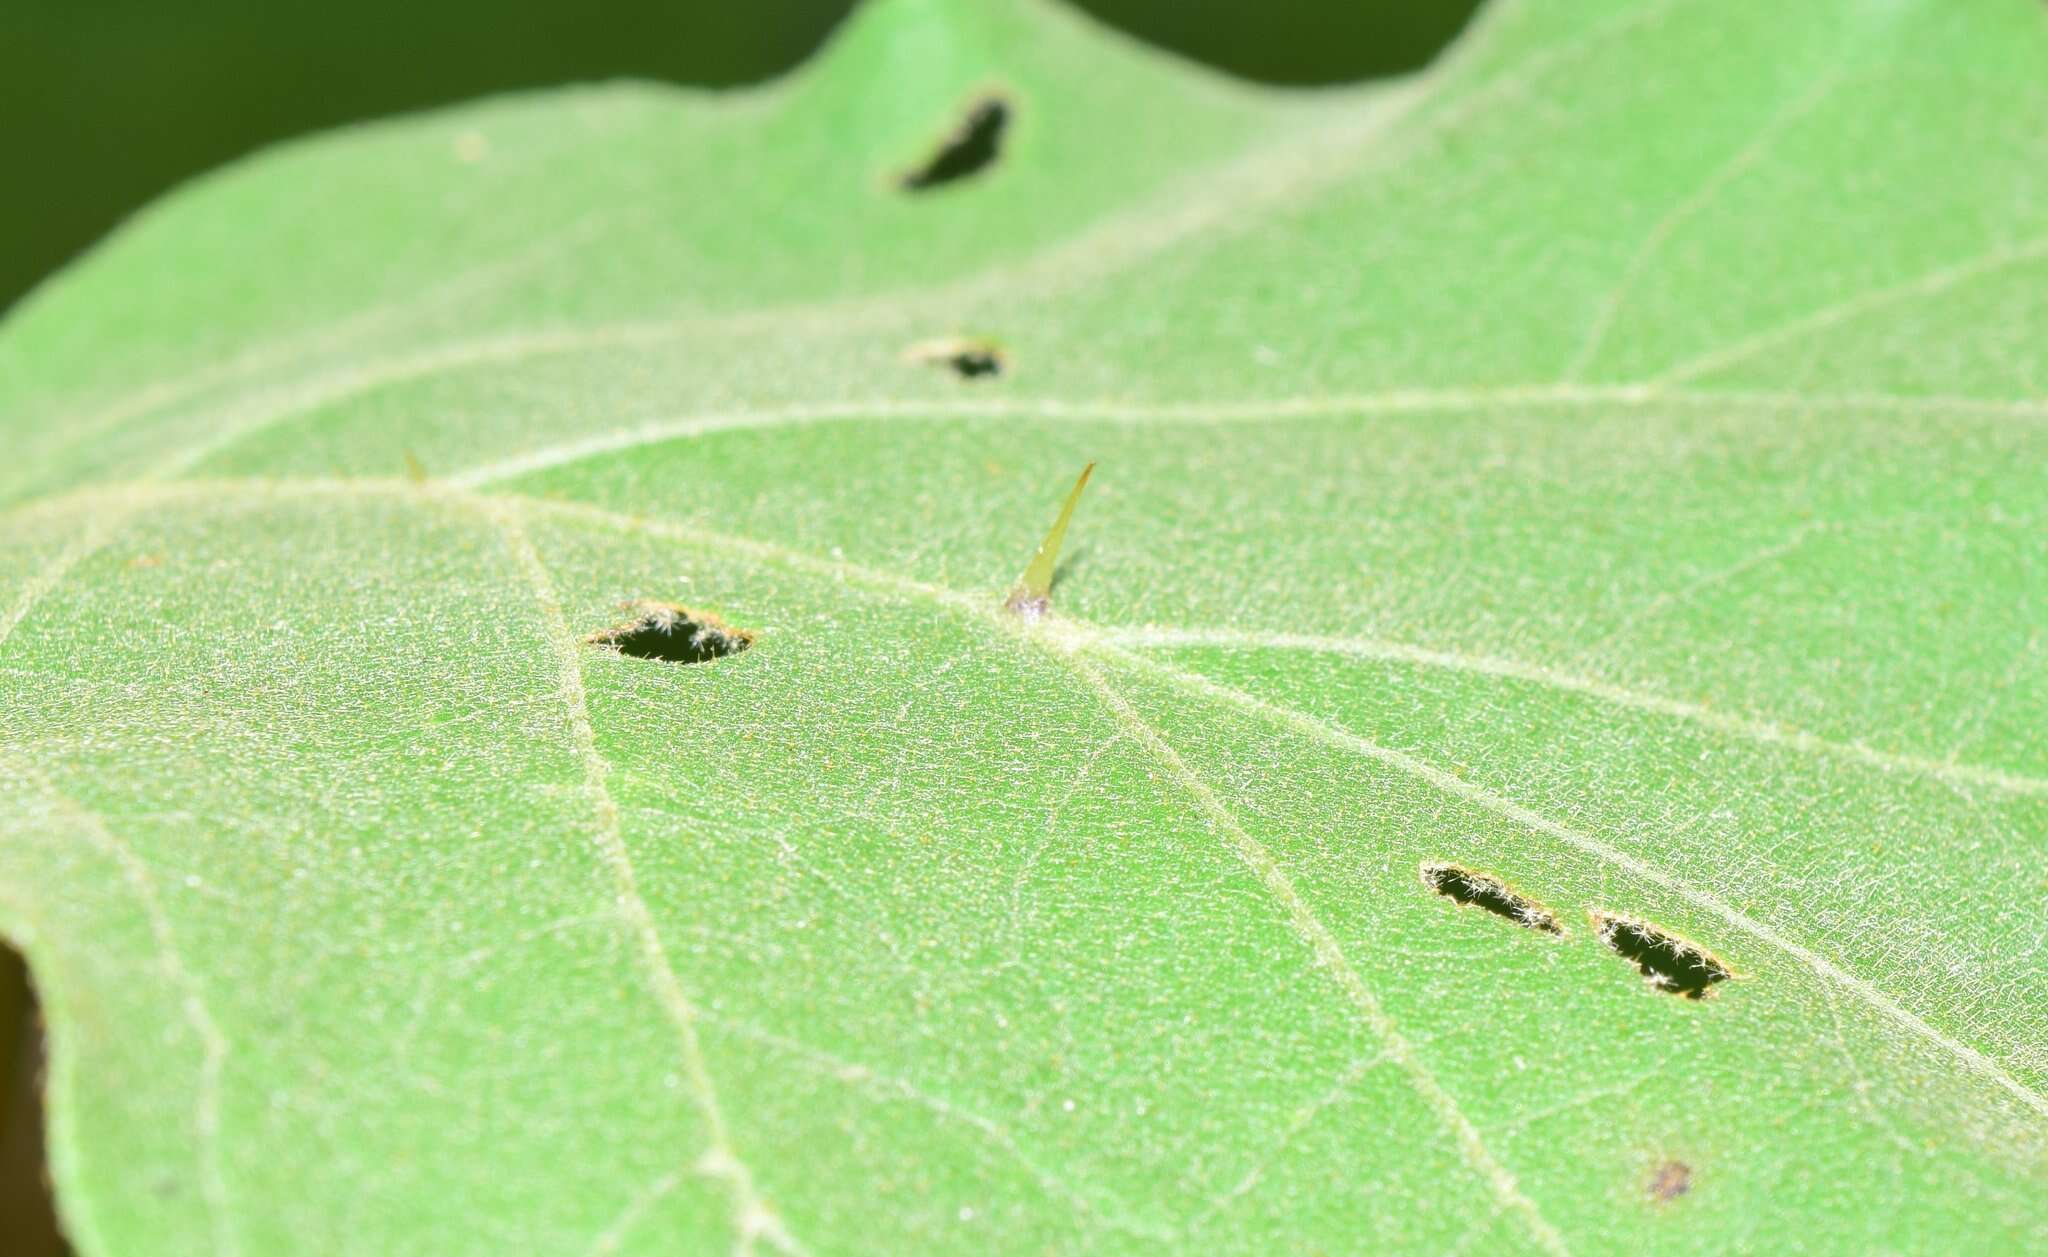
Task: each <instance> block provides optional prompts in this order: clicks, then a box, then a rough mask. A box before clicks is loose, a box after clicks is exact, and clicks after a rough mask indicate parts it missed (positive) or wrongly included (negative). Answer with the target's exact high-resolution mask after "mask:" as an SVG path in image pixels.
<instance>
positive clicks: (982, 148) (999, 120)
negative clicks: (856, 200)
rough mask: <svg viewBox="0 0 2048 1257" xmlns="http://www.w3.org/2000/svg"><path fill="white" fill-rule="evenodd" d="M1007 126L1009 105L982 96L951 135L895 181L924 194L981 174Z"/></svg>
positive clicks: (998, 149) (993, 157)
mask: <svg viewBox="0 0 2048 1257" xmlns="http://www.w3.org/2000/svg"><path fill="white" fill-rule="evenodd" d="M1009 124H1010V104H1009V102H1008V101H1006V100H1004V99H1003V98H1002V97H1000V96H983V97H981V98H980V99H979V100H976V101H975V102H974V103H973V104H971V105H969V106H968V107H967V112H966V114H965V115H964V116H963V117H962V118H961V119H960V124H959V125H958V126H957V127H955V128H954V129H953V132H952V134H950V135H948V136H947V137H946V138H945V139H943V140H941V141H940V142H939V145H938V147H937V148H935V149H933V150H932V153H931V156H929V157H927V158H925V159H924V161H923V162H921V163H920V164H919V165H918V166H917V167H916V168H915V169H913V170H910V171H907V172H905V173H904V174H903V176H902V177H901V178H899V179H898V180H897V181H896V184H897V186H898V187H900V188H902V189H903V190H904V191H905V192H925V191H929V190H930V189H932V188H937V187H943V186H944V185H946V184H949V183H953V182H955V181H957V180H960V179H965V178H967V177H968V176H970V175H975V174H979V173H981V171H982V170H984V169H986V168H987V167H989V166H990V165H993V164H994V163H995V160H996V157H997V155H998V154H999V153H1000V152H1001V150H1002V145H1003V131H1004V129H1005V128H1007V127H1008V126H1009Z"/></svg>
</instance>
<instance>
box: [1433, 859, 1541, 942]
mask: <svg viewBox="0 0 2048 1257" xmlns="http://www.w3.org/2000/svg"><path fill="white" fill-rule="evenodd" d="M1422 884H1423V885H1424V886H1427V887H1428V888H1429V889H1431V890H1433V891H1435V892H1436V893H1437V894H1439V895H1442V896H1443V897H1444V898H1446V899H1451V900H1455V901H1456V902H1458V903H1461V904H1467V905H1470V906H1471V907H1474V908H1483V909H1485V910H1486V911H1488V912H1491V913H1492V914H1493V915H1495V916H1497V917H1505V918H1507V919H1508V920H1510V921H1513V922H1514V923H1515V924H1516V925H1519V926H1521V927H1523V928H1524V929H1530V930H1538V931H1541V932H1542V933H1545V934H1559V935H1561V934H1563V933H1564V925H1563V924H1562V923H1560V922H1559V921H1558V919H1557V914H1556V913H1555V912H1552V911H1551V910H1550V909H1549V908H1546V907H1544V906H1543V905H1542V904H1540V903H1537V902H1536V901H1535V900H1534V899H1531V898H1529V897H1528V896H1527V895H1524V894H1521V893H1520V892H1518V891H1516V890H1515V889H1514V888H1513V887H1512V886H1509V885H1508V884H1507V883H1506V882H1504V881H1502V880H1501V879H1499V878H1498V877H1495V876H1493V875H1492V874H1491V873H1481V872H1478V871H1476V870H1473V869H1468V868H1462V867H1460V866H1458V865H1456V864H1442V863H1437V862H1434V861H1432V862H1430V863H1426V864H1424V865H1423V866H1422Z"/></svg>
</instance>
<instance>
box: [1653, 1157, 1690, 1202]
mask: <svg viewBox="0 0 2048 1257" xmlns="http://www.w3.org/2000/svg"><path fill="white" fill-rule="evenodd" d="M1691 1190H1692V1167H1691V1166H1689V1165H1687V1164H1686V1163H1685V1162H1683V1161H1666V1162H1665V1163H1664V1164H1662V1165H1660V1166H1658V1167H1657V1172H1656V1173H1655V1174H1653V1175H1651V1176H1650V1199H1652V1200H1654V1201H1656V1202H1657V1203H1658V1204H1660V1205H1661V1204H1665V1203H1667V1202H1669V1201H1673V1200H1676V1199H1678V1198H1679V1197H1680V1196H1683V1195H1685V1194H1686V1193H1687V1192H1689V1191H1691Z"/></svg>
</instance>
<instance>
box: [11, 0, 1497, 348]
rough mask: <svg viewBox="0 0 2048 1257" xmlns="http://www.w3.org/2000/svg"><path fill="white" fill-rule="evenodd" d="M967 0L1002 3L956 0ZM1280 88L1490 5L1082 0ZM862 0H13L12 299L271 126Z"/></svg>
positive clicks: (765, 55) (314, 124) (733, 54)
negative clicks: (340, 0) (312, 0)
mask: <svg viewBox="0 0 2048 1257" xmlns="http://www.w3.org/2000/svg"><path fill="white" fill-rule="evenodd" d="M956 2H957V3H961V4H978V3H985V2H986V0H956ZM1072 2H1074V3H1076V4H1077V7H1079V8H1081V9H1083V10H1084V11H1086V12H1088V13H1090V14H1092V15H1093V16H1094V17H1095V18H1096V19H1097V20H1099V21H1102V22H1105V23H1107V24H1109V25H1111V26H1115V27H1119V28H1121V29H1123V30H1125V31H1128V32H1130V33H1131V34H1133V35H1136V36H1137V37H1139V38H1141V39H1144V40H1146V41H1148V42H1150V43H1153V44H1155V45H1158V46H1160V47H1162V48H1166V49H1168V50H1171V51H1173V52H1175V53H1178V54H1180V55H1182V56H1186V57H1191V58H1194V59H1197V60H1200V61H1204V62H1207V63H1209V64H1210V65H1213V66H1215V67H1217V68H1218V69H1221V70H1223V71H1226V72H1228V73H1232V74H1236V75H1240V76H1243V77H1246V78H1251V79H1256V80H1260V81H1264V82H1272V83H1290V84H1320V83H1337V82H1347V81H1352V80H1356V79H1361V78H1371V77H1377V76H1380V75H1385V74H1391V73H1398V72H1400V71H1403V70H1408V69H1413V68H1415V67H1417V66H1419V65H1421V64H1423V63H1424V62H1426V61H1427V60H1428V59H1429V58H1430V57H1431V56H1432V55H1433V54H1434V53H1435V52H1436V51H1437V50H1439V49H1440V48H1441V47H1442V46H1443V45H1444V44H1445V43H1447V42H1448V41H1449V40H1450V39H1451V37H1452V36H1454V35H1455V34H1456V33H1457V32H1458V30H1459V29H1461V28H1462V27H1463V26H1464V24H1465V22H1466V21H1467V19H1468V18H1469V17H1470V15H1471V12H1472V10H1473V9H1474V7H1476V4H1477V3H1478V0H1072ZM851 7H852V0H598V2H594V3H584V4H543V3H537V2H535V0H498V2H497V3H485V2H484V0H403V2H401V0H354V2H353V3H347V4H303V3H300V4H292V3H278V2H277V0H0V151H4V152H5V154H6V156H7V161H8V164H9V166H10V167H11V168H12V169H13V170H14V171H15V175H14V177H13V178H12V179H11V180H10V184H11V187H12V194H11V195H8V196H5V197H0V308H5V307H7V306H9V305H12V304H13V303H14V302H15V301H16V300H17V299H18V298H19V297H20V296H21V295H22V294H23V293H24V292H26V291H27V290H28V289H29V288H30V287H32V286H33V285H34V284H36V283H37V282H39V281H40V280H42V279H43V278H44V277H45V276H47V275H49V274H50V273H51V272H52V271H53V270H55V269H56V268H57V267H59V266H61V265H63V264H64V262H65V261H66V260H68V259H69V258H71V257H73V256H75V255H76V254H77V253H78V252H79V251H80V250H82V249H84V248H86V247H87V246H89V245H91V243H92V242H93V241H94V240H97V239H98V238H99V237H100V236H102V235H104V234H106V232H107V230H108V229H109V228H111V227H112V226H114V224H115V223H117V222H119V221H120V219H121V218H122V217H123V216H124V215H126V214H128V213H129V212H130V211H132V210H134V209H136V208H137V207H139V206H141V205H143V204H145V203H147V202H148V201H150V200H152V199H153V198H155V197H156V196H158V195H159V194H161V193H162V192H163V191H165V190H166V189H168V188H170V187H171V186H173V185H175V184H176V183H178V182H179V181H181V180H183V179H185V178H187V177H189V176H191V175H193V174H196V173H198V172H200V171H203V170H206V169H209V168H211V167H213V166H217V165H219V164H221V163H222V162H225V161H228V160H230V159H232V158H235V157H238V156H240V155H241V154H243V153H246V152H248V151H250V150H251V149H254V148H257V147H259V146H261V145H263V144H266V143H269V142H272V141H274V140H279V139H283V138H285V137H288V136H293V135H299V134H303V133H305V132H308V131H317V130H320V129H322V128H326V127H332V126H336V125H339V124H341V123H345V122H350V121H354V120H356V119H360V118H373V117H378V116H380V115H384V114H391V113H398V112H402V111H405V110H411V109H419V108H422V107H425V106H430V105H437V104H443V103H447V102H452V101H459V100H464V99H467V98H470V97H473V96H479V95H483V94H485V93H490V92H502V91H508V90H512V89H516V88H522V87H538V86H546V85H549V84H555V83H564V82H573V81H579V80H591V79H606V78H617V77H636V78H650V79H661V80H667V81H671V82H679V83H696V84H707V85H720V86H722V85H732V84H742V83H751V82H757V81H759V80H761V79H764V78H769V77H772V76H774V75H776V74H779V73H781V72H783V71H785V70H788V69H789V68H791V67H792V66H794V65H796V64H797V63H798V62H799V61H801V60H803V58H804V57H805V55H806V54H808V53H809V52H810V51H811V50H812V49H814V48H816V47H817V46H818V44H819V43H820V42H822V41H823V40H824V39H825V38H826V37H827V36H828V35H829V34H830V32H831V30H832V28H833V27H834V26H835V25H836V24H837V23H838V22H839V21H840V19H842V18H843V17H844V16H845V15H846V12H847V10H848V9H850V8H851Z"/></svg>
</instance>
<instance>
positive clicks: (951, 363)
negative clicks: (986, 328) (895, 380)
mask: <svg viewBox="0 0 2048 1257" xmlns="http://www.w3.org/2000/svg"><path fill="white" fill-rule="evenodd" d="M903 360H904V361H905V362H909V363H914V364H917V365H919V366H927V367H943V368H945V369H946V370H948V371H951V372H952V373H953V374H954V375H957V376H959V377H960V378H961V379H963V380H982V379H989V378H991V377H994V376H998V375H1001V374H1002V373H1003V372H1004V370H1005V369H1006V368H1007V367H1008V366H1009V358H1008V356H1007V355H1005V354H1004V353H1003V348H1002V346H1000V345H998V344H996V343H995V342H994V341H992V340H980V339H977V338H974V337H969V336H945V337H941V338H939V339H937V340H921V341H919V342H917V343H916V344H915V345H912V346H910V347H909V348H908V349H905V350H904V351H903Z"/></svg>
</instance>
